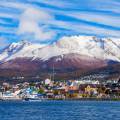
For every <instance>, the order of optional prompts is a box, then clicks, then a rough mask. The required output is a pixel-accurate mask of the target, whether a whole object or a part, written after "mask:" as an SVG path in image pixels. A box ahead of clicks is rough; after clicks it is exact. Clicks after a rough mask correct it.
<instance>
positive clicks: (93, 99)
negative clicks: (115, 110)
mask: <svg viewBox="0 0 120 120" xmlns="http://www.w3.org/2000/svg"><path fill="white" fill-rule="evenodd" d="M54 100H55V101H120V98H66V99H39V100H37V101H54ZM0 101H26V100H25V99H21V98H20V99H1V98H0ZM28 101H29V100H28ZM30 101H31V100H30ZM32 101H36V100H32Z"/></svg>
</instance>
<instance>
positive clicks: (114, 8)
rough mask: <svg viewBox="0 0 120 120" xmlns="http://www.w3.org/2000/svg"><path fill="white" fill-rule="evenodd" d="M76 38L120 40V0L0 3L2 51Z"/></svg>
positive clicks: (3, 0) (16, 0)
mask: <svg viewBox="0 0 120 120" xmlns="http://www.w3.org/2000/svg"><path fill="white" fill-rule="evenodd" d="M74 35H85V36H86V35H87V36H97V37H117V38H120V0H0V48H3V47H5V46H6V45H8V44H10V43H12V42H19V41H21V40H28V41H30V42H35V43H36V42H37V43H44V44H50V43H53V42H54V41H56V40H59V39H60V38H61V37H62V36H74Z"/></svg>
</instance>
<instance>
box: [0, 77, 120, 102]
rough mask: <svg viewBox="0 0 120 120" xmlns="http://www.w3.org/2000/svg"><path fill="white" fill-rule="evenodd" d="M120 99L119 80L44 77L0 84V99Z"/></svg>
mask: <svg viewBox="0 0 120 120" xmlns="http://www.w3.org/2000/svg"><path fill="white" fill-rule="evenodd" d="M74 99H75V100H92V99H93V100H94V99H95V100H120V80H119V79H117V80H111V81H110V80H109V81H106V82H104V83H100V81H97V80H93V81H91V80H67V81H65V80H61V81H53V80H50V79H48V78H47V79H45V80H43V81H40V82H24V83H19V84H9V83H6V82H4V83H3V84H2V85H1V86H0V100H74Z"/></svg>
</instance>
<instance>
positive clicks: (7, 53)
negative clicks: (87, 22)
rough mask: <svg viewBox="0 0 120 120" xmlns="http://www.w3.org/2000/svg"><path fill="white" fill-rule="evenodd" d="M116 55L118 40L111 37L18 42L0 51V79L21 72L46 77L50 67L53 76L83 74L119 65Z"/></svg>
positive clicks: (118, 56) (118, 57) (118, 49)
mask: <svg viewBox="0 0 120 120" xmlns="http://www.w3.org/2000/svg"><path fill="white" fill-rule="evenodd" d="M119 53H120V39H114V38H112V39H108V38H103V39H101V38H96V37H92V36H71V37H63V38H61V39H60V40H58V41H57V42H54V43H53V44H50V45H46V44H34V43H29V42H27V41H20V42H18V43H12V44H10V45H9V46H7V47H6V48H5V49H3V50H2V51H1V52H0V76H10V75H11V74H12V76H15V75H19V73H20V74H21V73H22V72H23V73H24V74H25V73H27V75H29V74H30V75H31V74H33V73H34V74H35V75H37V74H39V75H40V74H42V73H46V74H47V73H51V72H52V70H53V67H54V69H55V71H56V74H57V73H58V74H59V73H69V72H75V71H80V72H79V74H83V73H88V72H91V71H94V70H98V69H101V68H105V67H108V66H111V65H113V64H119V62H120V54H119ZM3 71H4V72H3ZM11 71H12V72H13V73H14V74H13V73H11ZM16 71H17V74H16ZM8 73H10V74H8ZM68 75H69V74H68Z"/></svg>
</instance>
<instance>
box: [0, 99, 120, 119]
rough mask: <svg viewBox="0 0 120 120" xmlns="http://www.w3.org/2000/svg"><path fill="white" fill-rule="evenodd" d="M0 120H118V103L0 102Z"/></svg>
mask: <svg viewBox="0 0 120 120" xmlns="http://www.w3.org/2000/svg"><path fill="white" fill-rule="evenodd" d="M0 120H120V102H117V101H41V102H39V101H37V102H32V101H31V102H30V101H1V102H0Z"/></svg>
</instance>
